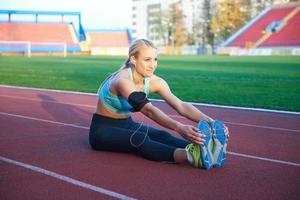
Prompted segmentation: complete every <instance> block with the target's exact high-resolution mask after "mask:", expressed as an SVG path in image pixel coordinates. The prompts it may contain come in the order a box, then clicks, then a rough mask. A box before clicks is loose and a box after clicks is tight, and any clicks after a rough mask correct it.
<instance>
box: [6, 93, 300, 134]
mask: <svg viewBox="0 0 300 200" xmlns="http://www.w3.org/2000/svg"><path fill="white" fill-rule="evenodd" d="M0 97H5V98H13V99H23V100H29V101H36V102H48V103H55V104H63V105H71V106H82V107H88V108H95V106H92V105H87V104H76V103H64V102H59V101H51V100H41V99H37V98H27V97H18V96H11V95H0ZM169 116H170V117H172V118H179V119H185V117H183V116H180V115H169ZM224 123H226V124H232V125H238V126H248V127H255V128H264V129H272V130H280V131H290V132H298V133H300V130H295V129H287V128H279V127H272V126H262V125H255V124H246V123H236V122H226V121H224Z"/></svg>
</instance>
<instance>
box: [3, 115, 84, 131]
mask: <svg viewBox="0 0 300 200" xmlns="http://www.w3.org/2000/svg"><path fill="white" fill-rule="evenodd" d="M0 114H1V115H6V116H11V117H18V118H22V119H29V120H34V121H40V122H46V123H50V124H57V125H62V126H70V127H74V128H81V129H89V127H86V126H80V125H76V124H69V123H63V122H58V121H52V120H48V119H40V118H35V117H29V116H24V115H17V114H11V113H5V112H0Z"/></svg>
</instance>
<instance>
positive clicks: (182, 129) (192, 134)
mask: <svg viewBox="0 0 300 200" xmlns="http://www.w3.org/2000/svg"><path fill="white" fill-rule="evenodd" d="M176 131H177V132H178V133H179V134H180V135H181V136H182V137H183V138H184V139H186V140H188V141H190V142H192V143H195V144H203V142H204V141H205V140H204V139H203V137H204V135H203V134H201V133H200V132H199V129H198V128H197V127H194V126H191V125H180V126H179V127H178V128H177V130H176Z"/></svg>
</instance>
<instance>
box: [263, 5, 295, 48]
mask: <svg viewBox="0 0 300 200" xmlns="http://www.w3.org/2000/svg"><path fill="white" fill-rule="evenodd" d="M298 9H299V8H298ZM299 28H300V12H299V11H298V12H297V13H296V14H295V15H294V16H292V17H291V19H289V20H288V22H287V24H286V25H284V27H283V28H282V29H281V30H280V31H278V32H274V33H273V34H272V35H271V37H270V38H269V39H267V40H266V41H264V42H263V43H262V44H261V46H262V47H270V46H300V31H299Z"/></svg>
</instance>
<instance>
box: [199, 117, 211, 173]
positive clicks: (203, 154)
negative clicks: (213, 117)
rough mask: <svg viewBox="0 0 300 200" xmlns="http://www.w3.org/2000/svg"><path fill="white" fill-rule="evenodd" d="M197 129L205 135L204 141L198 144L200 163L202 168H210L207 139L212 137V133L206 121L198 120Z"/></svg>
mask: <svg viewBox="0 0 300 200" xmlns="http://www.w3.org/2000/svg"><path fill="white" fill-rule="evenodd" d="M198 129H199V130H200V132H201V134H203V135H204V136H205V137H204V139H205V142H204V143H203V144H202V145H200V161H201V163H200V165H201V167H202V168H204V169H210V168H211V167H212V166H213V163H212V159H211V156H210V153H209V152H210V150H209V141H210V140H211V139H212V133H211V129H210V126H209V124H208V123H207V122H206V121H200V122H199V124H198Z"/></svg>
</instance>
